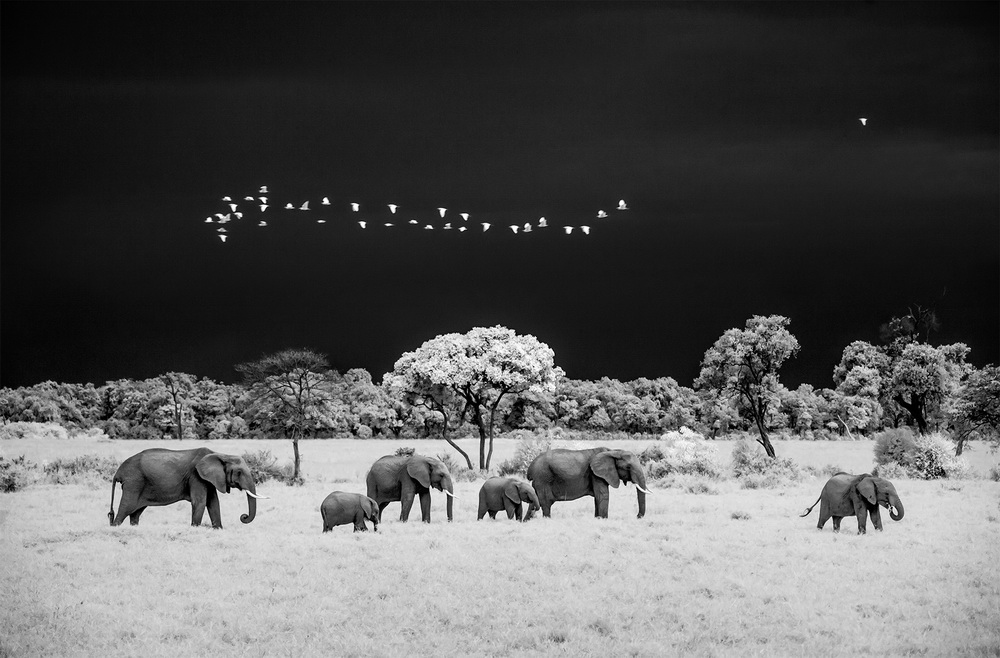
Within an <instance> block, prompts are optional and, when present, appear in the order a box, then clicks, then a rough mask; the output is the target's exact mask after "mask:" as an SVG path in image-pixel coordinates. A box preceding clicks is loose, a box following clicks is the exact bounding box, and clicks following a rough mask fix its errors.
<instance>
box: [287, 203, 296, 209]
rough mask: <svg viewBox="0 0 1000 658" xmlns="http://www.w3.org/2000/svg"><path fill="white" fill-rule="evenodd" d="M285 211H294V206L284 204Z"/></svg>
mask: <svg viewBox="0 0 1000 658" xmlns="http://www.w3.org/2000/svg"><path fill="white" fill-rule="evenodd" d="M285 210H295V206H293V205H292V204H290V203H289V204H286V205H285Z"/></svg>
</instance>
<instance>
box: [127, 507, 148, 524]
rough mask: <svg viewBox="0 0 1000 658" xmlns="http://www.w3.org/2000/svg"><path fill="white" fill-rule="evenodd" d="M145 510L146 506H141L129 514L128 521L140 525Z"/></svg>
mask: <svg viewBox="0 0 1000 658" xmlns="http://www.w3.org/2000/svg"><path fill="white" fill-rule="evenodd" d="M145 511H146V508H145V507H140V508H139V509H137V510H136V511H134V512H132V513H131V514H129V515H128V522H129V524H130V525H139V517H140V516H142V513H143V512H145Z"/></svg>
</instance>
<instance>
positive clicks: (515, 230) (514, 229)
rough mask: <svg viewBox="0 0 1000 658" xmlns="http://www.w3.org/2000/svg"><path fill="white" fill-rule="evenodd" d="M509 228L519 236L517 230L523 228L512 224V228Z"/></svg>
mask: <svg viewBox="0 0 1000 658" xmlns="http://www.w3.org/2000/svg"><path fill="white" fill-rule="evenodd" d="M507 228H509V229H510V230H512V231H514V234H515V235H517V229H519V228H521V227H520V226H518V225H517V224H511V225H510V226H508V227H507Z"/></svg>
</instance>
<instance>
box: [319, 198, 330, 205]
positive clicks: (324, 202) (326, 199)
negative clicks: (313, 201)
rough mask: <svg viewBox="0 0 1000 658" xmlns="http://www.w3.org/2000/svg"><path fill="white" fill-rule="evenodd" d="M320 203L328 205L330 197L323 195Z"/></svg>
mask: <svg viewBox="0 0 1000 658" xmlns="http://www.w3.org/2000/svg"><path fill="white" fill-rule="evenodd" d="M320 205H323V206H328V205H330V197H323V200H322V201H321V202H320Z"/></svg>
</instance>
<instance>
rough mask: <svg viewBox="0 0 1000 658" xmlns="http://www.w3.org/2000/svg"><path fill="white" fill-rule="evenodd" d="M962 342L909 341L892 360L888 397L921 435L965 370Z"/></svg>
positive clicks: (966, 366) (926, 430) (964, 350)
mask: <svg viewBox="0 0 1000 658" xmlns="http://www.w3.org/2000/svg"><path fill="white" fill-rule="evenodd" d="M968 353H969V347H968V346H967V345H965V344H964V343H955V344H953V345H942V346H941V347H934V346H932V345H927V344H926V343H909V344H908V345H906V346H905V347H904V348H903V351H902V353H901V354H900V356H899V358H898V359H896V360H895V361H894V362H893V366H892V373H891V375H890V377H889V382H888V387H889V395H890V397H891V398H892V399H893V400H894V401H895V402H896V404H898V405H899V406H901V407H902V408H904V409H906V411H907V412H909V414H910V416H911V417H912V418H913V422H915V423H916V424H917V428H918V429H919V430H920V433H921V434H926V433H927V432H928V423H927V416H928V412H929V411H930V410H931V409H932V405H940V404H942V403H943V402H944V401H945V399H946V398H947V397H948V396H949V395H950V394H952V393H953V392H954V390H955V389H956V388H957V386H958V384H959V382H960V380H961V379H962V377H963V376H964V375H965V374H966V373H967V371H968V364H966V363H965V357H966V355H967V354H968Z"/></svg>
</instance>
